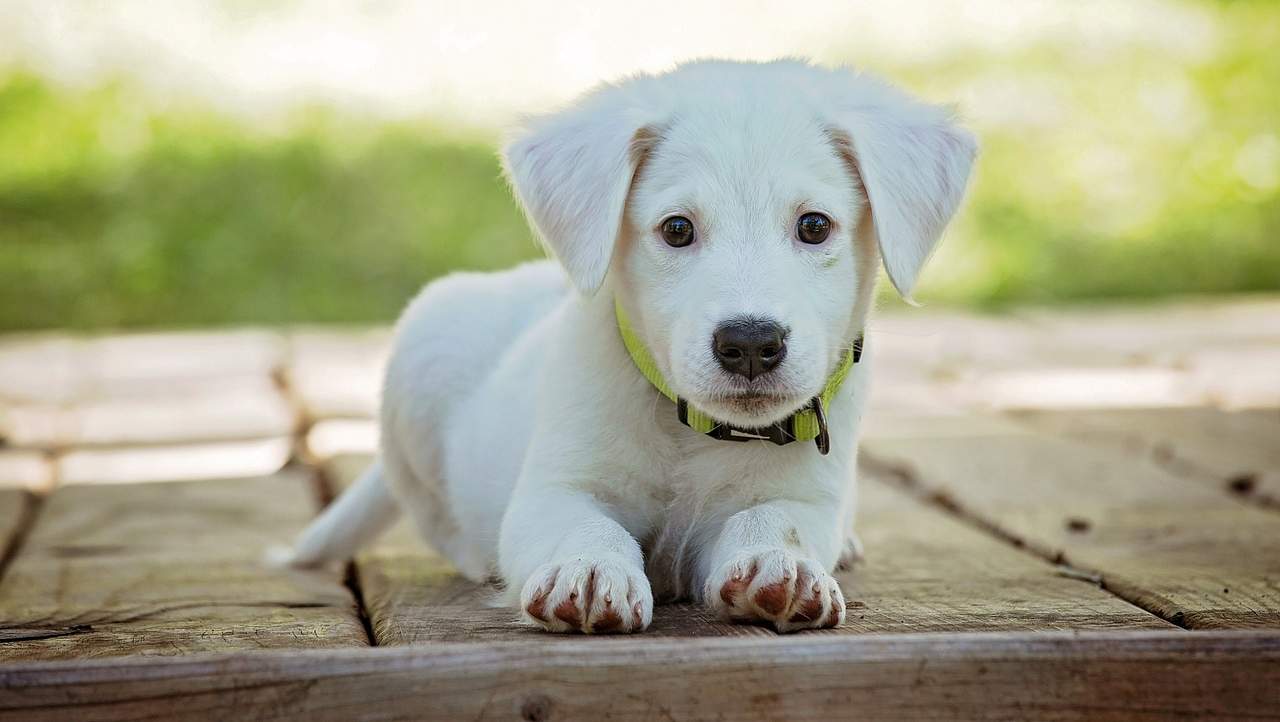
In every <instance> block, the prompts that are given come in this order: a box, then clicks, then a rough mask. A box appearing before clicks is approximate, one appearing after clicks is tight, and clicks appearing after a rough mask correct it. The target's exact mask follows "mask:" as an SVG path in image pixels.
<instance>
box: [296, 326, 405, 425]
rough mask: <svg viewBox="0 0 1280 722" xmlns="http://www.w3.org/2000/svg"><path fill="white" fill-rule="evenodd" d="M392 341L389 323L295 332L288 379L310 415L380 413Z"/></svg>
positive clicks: (312, 417)
mask: <svg viewBox="0 0 1280 722" xmlns="http://www.w3.org/2000/svg"><path fill="white" fill-rule="evenodd" d="M390 346H391V332H390V330H389V329H386V328H365V329H361V328H353V329H351V330H348V331H341V330H332V329H325V330H316V329H311V330H308V329H298V330H296V331H294V332H292V333H290V334H289V361H288V364H287V368H286V378H287V381H288V385H289V388H290V390H291V391H292V392H293V394H294V395H295V397H296V398H297V399H298V402H299V403H300V404H301V406H302V408H303V410H304V412H305V413H306V415H307V417H308V419H310V420H313V421H314V420H317V419H326V418H335V417H336V418H369V417H372V416H374V415H376V413H377V410H378V398H379V396H380V395H381V393H382V369H383V367H384V366H385V365H386V358H387V354H388V352H389V351H390Z"/></svg>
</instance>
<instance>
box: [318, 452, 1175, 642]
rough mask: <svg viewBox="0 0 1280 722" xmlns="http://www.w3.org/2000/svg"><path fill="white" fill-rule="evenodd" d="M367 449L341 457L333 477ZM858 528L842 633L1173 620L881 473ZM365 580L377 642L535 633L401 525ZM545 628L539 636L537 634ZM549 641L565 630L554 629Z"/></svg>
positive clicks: (687, 629) (691, 616)
mask: <svg viewBox="0 0 1280 722" xmlns="http://www.w3.org/2000/svg"><path fill="white" fill-rule="evenodd" d="M367 462H368V459H367V457H361V456H348V457H340V458H338V459H336V460H335V461H334V462H333V463H332V464H331V465H330V466H329V467H328V468H329V469H330V474H331V477H332V478H333V479H334V480H335V481H336V483H337V484H338V485H339V486H345V485H346V484H347V483H349V482H350V481H352V480H354V478H355V477H356V476H357V475H358V474H359V473H360V472H361V471H362V470H363V469H364V467H365V466H366V464H367ZM862 489H863V499H862V513H861V519H862V522H861V526H860V533H861V534H862V538H863V541H864V542H865V543H866V544H867V547H868V548H869V549H870V550H871V553H870V554H869V555H868V558H867V560H866V561H865V562H863V563H860V564H858V565H856V566H855V567H854V568H853V569H851V570H849V571H846V572H843V573H842V574H841V577H840V582H841V585H842V587H843V588H844V590H845V594H846V601H847V604H848V605H849V610H848V614H847V619H846V622H845V624H844V625H842V626H841V627H840V628H839V630H837V631H842V632H846V633H867V632H925V631H958V630H966V631H984V630H991V631H995V630H1047V629H1116V628H1153V629H1160V628H1169V625H1168V623H1166V622H1164V621H1162V620H1160V619H1159V618H1157V617H1155V616H1153V615H1151V614H1149V613H1147V612H1144V611H1142V610H1141V609H1138V608H1137V607H1134V606H1133V605H1131V604H1128V603H1127V602H1124V601H1122V600H1120V599H1118V598H1117V597H1115V596H1114V595H1111V594H1108V593H1107V592H1104V591H1102V590H1101V589H1099V588H1097V586H1096V585H1093V584H1090V583H1086V582H1082V581H1080V580H1079V579H1075V578H1070V577H1067V576H1063V575H1062V574H1061V573H1059V572H1058V571H1057V570H1055V569H1054V567H1053V565H1051V564H1049V563H1047V562H1045V561H1043V560H1040V559H1037V558H1035V557H1034V556H1032V555H1029V554H1026V553H1025V552H1020V551H1017V550H1015V549H1012V548H1010V547H1009V546H1008V545H1005V544H1002V543H1001V542H998V541H996V540H994V539H992V538H990V537H989V536H987V535H985V534H982V533H981V532H978V531H975V530H973V529H971V528H969V527H968V526H966V525H964V524H962V523H960V522H958V521H956V520H954V519H952V518H950V517H948V516H947V515H946V514H943V513H941V512H939V511H937V510H934V509H931V508H928V507H927V506H925V505H923V504H921V503H920V502H919V501H917V500H915V499H912V498H910V497H909V496H908V495H906V494H904V493H903V492H901V491H898V490H896V489H893V488H890V486H889V485H888V484H886V483H884V482H878V481H877V480H876V479H874V478H868V479H867V480H866V481H864V482H863V486H862ZM357 567H358V569H359V575H360V584H361V588H362V591H363V594H364V600H365V604H366V606H367V608H368V613H369V618H370V620H371V622H372V626H373V630H374V634H375V638H376V639H377V640H378V642H379V644H383V645H400V644H421V643H426V642H447V641H479V640H510V639H520V638H527V637H528V636H530V635H533V636H535V637H538V635H539V633H538V632H535V631H534V630H532V629H530V628H528V627H525V626H523V625H521V624H520V623H519V622H518V620H517V615H516V614H515V612H514V611H513V610H510V609H507V608H501V607H498V608H495V607H494V604H493V599H494V597H495V596H496V592H495V590H494V589H493V588H492V587H488V586H484V585H478V584H474V583H471V582H468V581H466V580H465V579H463V578H462V577H460V576H458V575H457V573H456V572H455V571H454V570H453V569H452V567H451V566H450V565H449V564H448V562H446V561H445V560H444V559H442V558H441V557H440V556H439V555H437V554H435V553H434V552H432V551H430V550H429V549H427V548H425V547H424V545H423V543H422V542H421V541H420V540H419V539H418V537H417V535H416V534H414V533H413V531H412V529H410V528H409V526H408V525H407V524H404V523H402V524H400V525H399V526H398V527H397V528H396V529H395V530H394V531H392V532H391V533H390V534H389V535H388V537H387V538H386V539H384V540H383V541H382V542H380V543H379V544H378V545H376V546H375V548H373V549H372V550H370V551H368V552H366V553H364V554H362V555H360V556H359V557H358V559H357ZM646 634H647V635H652V636H695V637H706V636H725V635H739V634H749V635H767V634H770V632H768V631H766V630H764V629H761V628H758V627H750V626H741V625H730V624H724V623H721V622H719V621H718V620H716V619H714V618H713V617H711V616H710V615H708V613H707V612H706V610H705V609H703V608H702V607H701V606H699V605H691V604H678V605H664V606H661V607H659V608H658V609H657V610H656V612H655V614H654V622H653V625H652V627H651V628H650V629H649V630H648V631H647V632H646ZM538 638H541V637H538ZM550 639H552V640H554V641H558V640H560V639H563V637H554V638H550Z"/></svg>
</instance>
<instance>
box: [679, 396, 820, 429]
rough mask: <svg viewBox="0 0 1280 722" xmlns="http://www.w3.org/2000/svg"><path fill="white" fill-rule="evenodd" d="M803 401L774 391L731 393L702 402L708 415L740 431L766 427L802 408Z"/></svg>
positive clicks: (711, 397)
mask: <svg viewBox="0 0 1280 722" xmlns="http://www.w3.org/2000/svg"><path fill="white" fill-rule="evenodd" d="M804 401H805V400H804V399H802V398H799V397H797V396H796V395H795V394H788V393H785V392H783V391H781V390H777V389H758V388H747V389H734V390H727V391H725V392H722V393H718V394H715V395H713V396H710V397H709V398H707V399H705V400H704V405H705V407H706V410H707V411H708V412H711V413H712V415H714V416H720V417H722V419H721V420H723V421H728V422H730V423H733V424H735V425H738V426H743V427H744V428H751V427H763V426H768V425H769V424H772V423H774V422H776V421H778V420H780V419H783V418H785V417H786V416H787V415H788V414H790V413H791V412H792V411H794V410H795V409H796V408H798V407H800V406H802V405H803V404H804Z"/></svg>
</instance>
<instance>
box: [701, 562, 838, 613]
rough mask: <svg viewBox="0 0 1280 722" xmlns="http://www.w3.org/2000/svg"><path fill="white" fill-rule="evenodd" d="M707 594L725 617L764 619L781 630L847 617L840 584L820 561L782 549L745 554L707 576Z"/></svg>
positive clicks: (712, 605) (708, 600)
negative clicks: (802, 557)
mask: <svg viewBox="0 0 1280 722" xmlns="http://www.w3.org/2000/svg"><path fill="white" fill-rule="evenodd" d="M704 598H705V599H706V600H707V603H708V604H709V605H711V608H712V609H714V610H715V611H716V612H717V613H718V614H719V615H720V616H721V617H723V618H725V619H728V620H731V621H735V622H763V623H766V624H769V625H771V626H772V627H773V628H774V629H776V630H778V631H779V632H794V631H796V630H799V629H821V628H825V627H834V626H836V625H838V624H840V623H841V622H843V621H844V594H843V593H841V591H840V585H839V584H837V583H836V580H835V579H833V578H832V577H831V575H830V574H828V573H827V571H826V570H825V569H823V568H822V566H821V565H819V564H818V563H817V562H816V561H813V560H812V559H801V558H797V557H796V556H795V555H793V554H791V553H790V552H788V551H786V550H783V549H771V550H767V551H760V552H756V553H748V554H744V555H742V556H740V557H738V558H736V559H734V560H732V561H730V562H728V563H726V564H724V565H723V566H721V567H720V569H719V570H718V571H716V573H714V574H712V575H711V577H710V578H709V579H708V580H707V585H706V589H705V592H704Z"/></svg>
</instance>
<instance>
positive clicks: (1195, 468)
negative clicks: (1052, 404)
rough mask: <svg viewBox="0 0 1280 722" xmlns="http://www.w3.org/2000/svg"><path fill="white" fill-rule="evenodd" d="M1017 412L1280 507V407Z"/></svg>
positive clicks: (1051, 428) (1059, 430) (1057, 429)
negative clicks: (1147, 457) (1263, 408)
mask: <svg viewBox="0 0 1280 722" xmlns="http://www.w3.org/2000/svg"><path fill="white" fill-rule="evenodd" d="M1277 373H1278V374H1280V371H1277ZM1018 418H1019V419H1021V420H1023V421H1025V422H1026V423H1030V424H1033V425H1035V426H1036V427H1038V428H1041V429H1045V430H1047V431H1049V432H1051V433H1055V434H1060V435H1065V436H1070V437H1072V438H1076V439H1080V440H1081V441H1084V442H1086V443H1090V444H1110V445H1113V446H1118V447H1121V448H1126V449H1128V450H1130V451H1132V452H1133V453H1135V454H1138V455H1146V456H1149V457H1150V458H1151V459H1152V460H1153V461H1154V462H1155V463H1156V464H1158V465H1160V466H1162V467H1164V468H1167V469H1170V470H1171V471H1173V472H1174V473H1177V474H1180V475H1182V476H1186V477H1188V478H1190V479H1194V480H1197V481H1200V482H1202V483H1205V484H1208V485H1210V486H1212V487H1214V488H1218V489H1220V490H1221V491H1223V492H1224V493H1226V494H1231V495H1233V496H1236V497H1238V498H1241V499H1248V500H1252V501H1256V502H1259V503H1262V504H1264V505H1267V506H1271V507H1274V508H1277V509H1280V409H1267V410H1251V411H1236V412H1232V411H1223V410H1220V409H1214V408H1190V409H1116V410H1089V411H1077V412H1072V413H1066V414H1063V413H1052V412H1045V411H1033V412H1025V413H1021V414H1019V415H1018Z"/></svg>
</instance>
